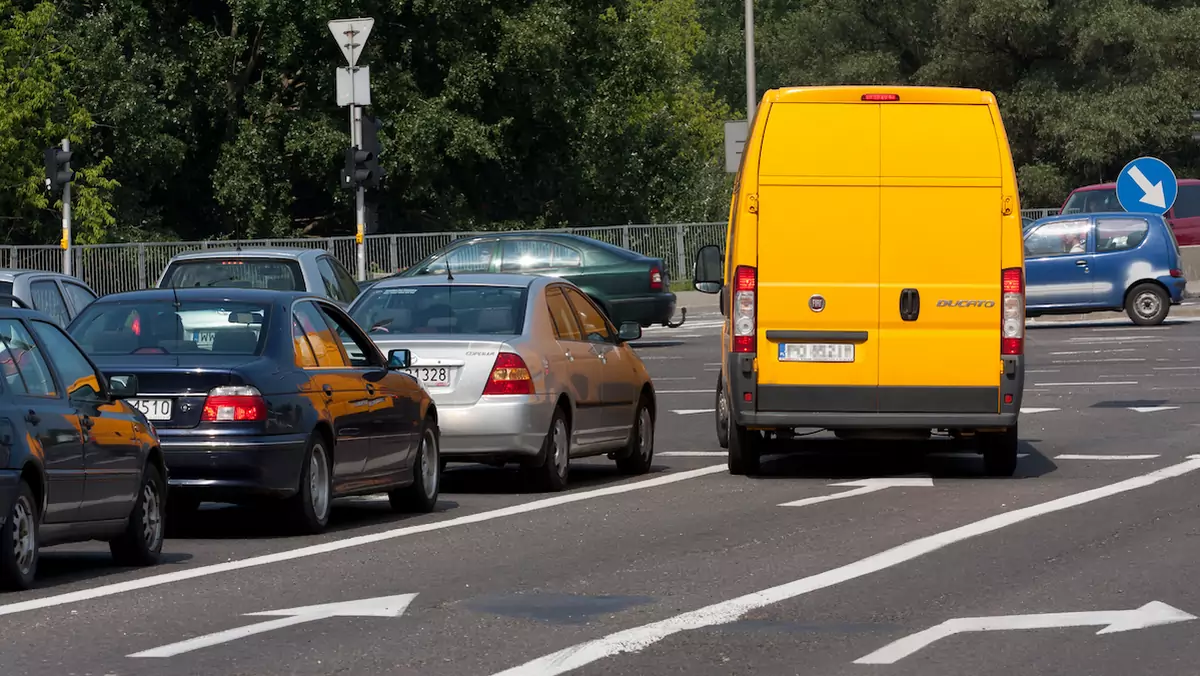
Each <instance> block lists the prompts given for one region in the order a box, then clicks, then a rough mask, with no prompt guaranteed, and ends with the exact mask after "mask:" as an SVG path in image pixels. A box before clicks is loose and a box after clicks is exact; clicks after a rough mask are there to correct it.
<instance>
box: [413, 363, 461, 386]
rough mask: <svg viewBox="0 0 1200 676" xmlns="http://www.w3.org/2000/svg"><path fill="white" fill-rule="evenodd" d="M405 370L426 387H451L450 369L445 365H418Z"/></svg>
mask: <svg viewBox="0 0 1200 676" xmlns="http://www.w3.org/2000/svg"><path fill="white" fill-rule="evenodd" d="M404 372H405V373H407V374H408V375H410V376H412V377H414V378H416V379H417V382H419V383H421V384H422V385H424V386H425V387H450V369H448V368H446V367H445V366H417V367H414V368H410V369H404Z"/></svg>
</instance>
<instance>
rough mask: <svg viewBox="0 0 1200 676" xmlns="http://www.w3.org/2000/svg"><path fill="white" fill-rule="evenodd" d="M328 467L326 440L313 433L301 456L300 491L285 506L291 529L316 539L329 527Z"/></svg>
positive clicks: (330, 487) (330, 489)
mask: <svg viewBox="0 0 1200 676" xmlns="http://www.w3.org/2000/svg"><path fill="white" fill-rule="evenodd" d="M331 467H332V465H331V463H330V462H329V452H328V451H326V450H325V438H324V437H322V436H321V435H320V434H315V433H314V434H313V435H312V437H311V438H310V439H309V440H308V450H307V452H306V453H305V454H304V467H303V469H301V471H300V486H299V489H298V490H297V491H296V494H295V495H293V496H292V497H290V498H288V501H287V506H286V508H287V511H288V518H289V520H290V521H291V523H292V525H293V527H294V528H295V529H296V530H298V531H300V532H301V533H303V534H306V535H315V534H317V533H320V532H322V531H324V530H325V527H326V526H328V525H329V513H330V512H331V511H333V472H332V471H331V469H330V468H331Z"/></svg>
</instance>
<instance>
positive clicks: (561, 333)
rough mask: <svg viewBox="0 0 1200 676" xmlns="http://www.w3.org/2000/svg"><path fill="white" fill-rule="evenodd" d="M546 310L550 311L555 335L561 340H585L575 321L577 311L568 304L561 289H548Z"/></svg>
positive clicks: (555, 287) (553, 287)
mask: <svg viewBox="0 0 1200 676" xmlns="http://www.w3.org/2000/svg"><path fill="white" fill-rule="evenodd" d="M546 309H548V310H549V311H550V320H551V322H553V324H554V335H555V336H556V337H557V338H558V339H559V340H583V336H582V334H580V333H579V324H578V323H577V322H576V321H575V311H574V310H572V309H571V306H570V305H569V304H567V299H566V297H565V296H563V292H562V289H561V288H560V287H557V286H552V287H550V288H549V289H546Z"/></svg>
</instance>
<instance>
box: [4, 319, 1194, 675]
mask: <svg viewBox="0 0 1200 676" xmlns="http://www.w3.org/2000/svg"><path fill="white" fill-rule="evenodd" d="M1193 309H1194V308H1185V309H1184V311H1183V312H1179V313H1177V314H1179V315H1188V314H1194V313H1193V312H1191V311H1192V310H1193ZM1191 319H1192V317H1186V316H1184V317H1182V321H1174V320H1172V321H1169V323H1168V325H1165V326H1162V327H1156V328H1139V327H1135V326H1133V325H1132V324H1130V323H1128V322H1127V321H1123V320H1122V319H1121V318H1120V317H1119V316H1118V317H1115V318H1113V319H1109V318H1107V317H1105V318H1104V319H1103V320H1102V321H1091V322H1086V323H1062V322H1057V323H1049V322H1037V321H1035V322H1031V325H1030V331H1029V344H1028V353H1029V362H1028V375H1027V390H1026V396H1025V402H1024V407H1025V412H1024V413H1023V416H1022V422H1021V432H1022V439H1023V449H1022V452H1023V453H1024V454H1025V456H1024V457H1023V458H1022V459H1021V461H1020V465H1019V467H1018V471H1017V476H1016V477H1015V478H1012V479H986V478H982V466H981V465H982V463H981V461H980V460H979V459H978V458H976V457H960V456H956V455H955V454H953V453H950V452H949V451H947V450H945V449H943V448H942V447H941V446H936V445H935V446H932V447H931V446H930V445H924V446H919V447H916V448H914V447H911V446H906V445H899V444H871V445H868V444H854V445H851V444H847V443H845V442H837V441H835V440H830V439H825V438H824V437H822V436H821V435H818V436H815V437H810V438H806V439H804V440H803V443H800V444H798V445H797V448H798V449H802V450H801V451H800V452H798V453H793V454H789V455H782V456H775V457H773V458H772V459H770V460H769V461H768V462H766V463H765V464H764V469H765V472H766V476H763V477H759V478H746V477H732V476H730V475H729V474H728V473H727V472H726V471H725V469H724V456H723V453H722V452H721V449H720V448H719V446H717V444H716V438H715V435H714V429H713V418H712V413H711V409H712V407H713V394H712V388H713V385H714V382H715V379H716V368H717V367H716V360H717V343H718V338H717V335H718V332H719V326H718V322H717V320H716V319H715V318H714V317H713V316H711V315H709V316H699V315H695V314H694V315H693V317H692V318H691V319H689V322H688V323H687V324H685V325H684V326H683V327H682V328H679V329H675V330H655V331H648V332H647V334H646V337H645V339H644V340H642V341H640V343H639V347H638V349H639V352H640V354H641V355H642V357H643V359H645V360H646V364H647V366H648V367H649V368H650V370H651V372H652V374H653V375H654V377H655V379H656V384H657V387H658V391H659V406H660V415H659V423H658V430H657V450H656V454H657V460H656V462H655V467H654V471H653V472H652V473H651V474H650V475H649V476H645V477H637V478H633V479H629V478H623V477H621V476H619V475H618V474H617V472H616V470H615V467H614V466H613V465H612V463H611V462H608V461H604V460H602V459H597V460H589V461H585V462H579V463H576V464H575V465H574V466H573V477H574V480H575V483H574V485H573V487H572V488H571V490H569V491H568V492H565V493H562V494H555V495H548V494H529V493H524V492H522V489H521V484H520V482H519V481H518V480H517V476H516V473H515V472H514V471H509V470H496V469H491V468H482V467H461V468H455V467H454V466H452V468H451V470H450V471H448V472H447V474H446V475H445V478H444V487H443V494H442V499H441V503H440V505H439V510H438V511H437V512H436V513H434V514H430V515H424V516H419V517H404V516H399V515H394V514H392V513H390V511H389V510H388V509H387V506H386V502H383V501H380V500H351V501H346V502H344V503H343V504H339V505H338V507H337V509H336V511H335V515H334V518H335V524H334V528H333V529H332V531H331V532H329V533H327V534H326V535H323V536H321V537H311V538H291V537H274V536H272V535H271V532H272V525H271V523H270V522H269V518H268V517H265V516H260V515H256V514H254V513H252V512H248V511H246V510H240V509H234V508H226V509H214V510H206V511H203V512H202V513H201V514H199V515H198V516H197V517H196V518H195V519H192V520H190V521H188V522H186V523H177V524H173V527H172V535H173V536H174V537H172V538H171V539H169V540H168V542H167V544H166V547H165V551H166V557H165V558H166V562H165V563H164V564H162V565H160V566H158V567H156V568H153V569H122V568H116V567H113V566H112V564H111V563H110V561H109V557H108V553H107V550H106V548H104V547H102V546H99V545H72V546H65V547H60V548H54V549H50V550H46V551H45V552H44V553H43V560H42V574H41V577H40V580H39V584H38V587H37V588H36V589H35V590H33V591H30V592H27V593H19V594H8V595H5V596H3V597H0V636H3V641H2V642H0V655H2V656H3V657H4V663H5V665H6V666H7V670H6V671H7V673H13V674H48V675H54V676H65V675H68V674H73V675H74V674H78V675H87V674H94V675H97V676H99V675H108V674H113V675H117V674H119V675H127V674H129V675H135V674H138V675H140V674H146V675H149V674H155V675H161V674H171V675H174V674H255V675H266V674H372V675H373V674H419V675H421V676H437V675H442V674H444V675H453V676H476V675H478V676H487V675H489V674H499V673H507V674H509V675H510V676H518V675H520V676H526V675H529V676H532V675H534V674H556V673H575V674H585V675H595V676H599V675H600V674H604V675H605V676H611V675H615V674H629V675H631V676H632V675H635V674H636V675H647V674H654V675H656V676H657V675H668V674H688V676H701V675H707V674H714V675H716V674H722V675H725V674H771V675H774V674H780V675H788V674H814V675H817V674H819V675H822V676H834V675H841V674H847V675H852V676H856V675H859V674H864V675H865V674H883V675H886V676H892V675H909V674H911V675H914V676H915V675H917V674H921V675H923V676H924V675H928V674H938V675H942V674H944V675H946V676H950V675H952V674H953V675H957V674H980V675H985V674H998V675H1001V674H1002V675H1004V676H1011V675H1012V674H1015V673H1020V674H1072V675H1074V674H1106V675H1112V676H1118V675H1120V676H1124V675H1126V674H1134V673H1137V674H1143V673H1144V674H1156V676H1161V675H1163V674H1191V673H1194V672H1195V668H1194V667H1193V666H1192V665H1193V664H1194V663H1195V662H1196V661H1197V660H1198V659H1200V641H1197V640H1196V639H1195V638H1194V637H1195V636H1196V634H1197V632H1200V621H1197V620H1196V619H1195V618H1192V617H1191V615H1190V613H1195V614H1197V615H1200V585H1197V584H1196V583H1195V575H1194V572H1195V570H1196V564H1195V562H1196V561H1197V560H1198V559H1200V539H1198V538H1197V537H1196V534H1197V533H1196V525H1195V524H1196V523H1197V522H1198V521H1197V517H1200V507H1198V504H1200V500H1197V497H1196V496H1197V494H1198V493H1200V491H1198V490H1197V489H1198V488H1200V460H1196V459H1189V456H1191V455H1192V454H1194V453H1200V449H1198V448H1197V446H1198V445H1197V444H1196V443H1195V439H1196V438H1197V425H1198V424H1200V418H1198V416H1197V412H1200V384H1198V380H1197V375H1200V323H1193V322H1192V321H1190V320H1191ZM932 443H933V444H937V443H939V442H932ZM930 450H932V451H933V453H932V454H927V453H925V452H923V451H930ZM831 451H832V452H831ZM897 478H899V479H902V481H899V482H893V483H898V484H904V485H888V484H887V482H883V483H880V482H878V481H876V482H866V483H862V482H860V480H863V479H897ZM846 482H849V483H851V484H854V483H856V482H858V485H850V486H838V485H836V484H839V483H846ZM841 493H847V494H848V495H846V497H842V498H834V499H827V500H823V501H822V500H818V498H822V497H826V498H831V497H832V496H835V495H838V494H841ZM794 502H799V503H800V504H795V505H791V506H783V505H784V503H794ZM414 595H415V596H414ZM386 597H393V598H386ZM379 598H384V600H382V601H374V602H364V603H360V604H353V603H350V604H347V605H343V606H340V607H335V608H328V607H327V608H323V609H316V610H308V611H300V612H298V613H292V614H290V615H289V614H286V613H285V614H283V615H250V614H252V613H260V612H264V611H277V610H289V609H294V608H301V607H306V606H314V605H324V604H331V603H345V602H354V601H359V600H364V599H379ZM1155 602H1157V603H1155ZM1139 609H1141V610H1139ZM1043 614H1055V615H1043ZM997 616H1016V617H1001V618H1000V619H990V620H986V619H984V620H969V619H965V618H995V617H997ZM1020 626H1025V627H1039V626H1040V627H1042V628H1025V629H1017V628H1015V627H1020ZM1106 627H1110V629H1109V630H1107V631H1106V633H1102V634H1097V632H1099V631H1102V630H1105V628H1106ZM239 628H242V629H240V630H239ZM983 629H990V630H989V631H982V630H983ZM918 632H925V633H923V634H920V635H918V636H917V638H915V639H910V640H909V641H908V642H907V644H905V643H901V644H898V645H897V644H895V643H894V642H896V641H899V640H901V639H904V638H905V637H910V636H913V635H916V634H918ZM214 634H215V636H212V635H214ZM193 639H195V641H193V642H192V643H184V644H182V645H179V644H180V643H181V642H185V641H190V640H193ZM139 653H140V654H142V655H141V656H133V655H138V654H139ZM870 656H874V657H870ZM864 660H865V661H867V662H875V663H861V662H863V661H864Z"/></svg>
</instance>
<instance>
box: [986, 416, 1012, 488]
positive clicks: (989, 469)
mask: <svg viewBox="0 0 1200 676" xmlns="http://www.w3.org/2000/svg"><path fill="white" fill-rule="evenodd" d="M1019 444H1020V440H1019V439H1018V437H1017V426H1016V425H1013V426H1012V427H1010V428H1008V429H1006V430H1004V431H1003V432H986V433H980V434H979V450H980V452H982V453H983V468H984V472H986V473H987V475H988V476H1012V475H1013V472H1016V471H1017V446H1018V445H1019Z"/></svg>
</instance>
